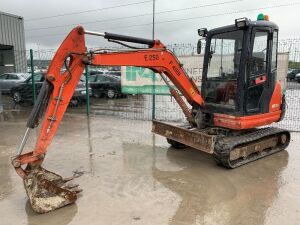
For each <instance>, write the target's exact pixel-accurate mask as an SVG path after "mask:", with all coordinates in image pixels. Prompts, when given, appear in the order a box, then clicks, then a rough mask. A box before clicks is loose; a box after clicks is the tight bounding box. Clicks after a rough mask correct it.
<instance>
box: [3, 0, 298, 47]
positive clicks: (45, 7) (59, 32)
mask: <svg viewBox="0 0 300 225" xmlns="http://www.w3.org/2000/svg"><path fill="white" fill-rule="evenodd" d="M1 11H3V12H6V13H11V14H16V15H19V16H22V17H23V18H24V25H25V39H26V48H27V49H29V48H33V49H35V50H37V49H56V48H57V47H58V46H59V44H60V43H61V42H62V41H63V39H64V38H65V36H66V35H67V34H68V33H69V32H70V31H71V29H72V28H73V27H75V26H77V25H82V26H83V27H84V28H85V29H86V30H93V31H98V32H112V33H119V34H124V35H131V36H137V37H143V38H151V37H152V19H153V18H152V12H153V1H151V0H110V1H104V0H88V1H87V0H63V1H62V0H47V1H45V0H39V1H37V0H35V1H34V0H26V1H24V0H1ZM155 12H156V14H155V39H160V40H161V41H162V42H163V43H164V44H175V43H176V44H182V43H186V44H196V42H197V40H198V39H199V36H198V34H197V29H198V28H203V27H206V28H208V29H212V28H215V27H219V26H224V25H229V24H233V23H234V20H235V19H236V18H241V17H247V18H249V19H251V20H256V17H257V15H258V14H259V13H264V14H267V15H269V17H270V20H271V21H273V22H275V23H276V24H277V25H278V26H279V30H280V31H279V38H280V39H288V38H299V37H300V26H299V25H297V22H299V21H300V13H299V12H300V0H290V1H288V0H280V1H276V0H271V1H268V0H211V1H209V0H201V1H196V0H155ZM87 46H88V47H100V46H101V47H102V46H112V44H111V43H108V42H107V41H106V40H104V39H103V38H101V37H87Z"/></svg>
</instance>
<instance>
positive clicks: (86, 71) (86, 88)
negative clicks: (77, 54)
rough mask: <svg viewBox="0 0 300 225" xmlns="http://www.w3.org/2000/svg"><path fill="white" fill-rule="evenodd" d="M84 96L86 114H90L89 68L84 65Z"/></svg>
mask: <svg viewBox="0 0 300 225" xmlns="http://www.w3.org/2000/svg"><path fill="white" fill-rule="evenodd" d="M85 96H86V115H87V116H89V115H90V93H89V70H88V66H85Z"/></svg>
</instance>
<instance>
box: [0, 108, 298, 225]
mask: <svg viewBox="0 0 300 225" xmlns="http://www.w3.org/2000/svg"><path fill="white" fill-rule="evenodd" d="M26 118H27V113H24V112H22V113H19V112H16V111H10V112H8V113H6V114H5V121H4V122H1V123H0V180H1V182H0V224H5V225H15V224H30V225H37V224H38V225H43V224H47V225H66V224H105V225H107V224H155V225H157V224H174V225H177V224H178V225H179V224H184V225H186V224H218V225H221V224H224V225H225V224H226V225H227V224H249V225H250V224H251V225H252V224H272V225H273V224H280V225H282V224H291V225H292V224H297V223H299V221H300V195H299V190H300V176H299V168H300V152H299V151H298V146H299V145H300V135H299V134H296V133H293V134H292V142H291V144H290V146H289V147H288V149H287V151H283V152H280V153H278V154H276V155H272V156H270V157H268V158H265V159H262V160H259V161H257V162H254V163H251V164H249V165H246V166H243V167H241V168H237V169H235V170H228V169H225V168H222V167H218V166H217V165H216V164H215V162H214V161H213V159H212V158H211V156H210V155H206V154H204V153H201V152H199V151H196V150H193V149H187V150H174V149H172V148H170V147H169V145H168V144H167V143H166V141H165V140H164V139H163V138H162V137H159V136H155V135H153V134H152V133H151V132H150V130H151V122H148V121H136V120H124V119H117V118H115V117H109V116H97V117H91V118H90V119H89V120H88V119H87V118H86V117H85V116H80V115H71V114H68V115H67V116H66V117H65V118H64V119H63V122H62V124H61V127H60V128H59V131H58V134H57V135H56V137H55V138H54V141H53V143H52V144H51V146H50V148H49V154H48V155H47V157H46V159H45V163H44V167H45V168H47V169H50V170H52V171H55V172H58V173H59V174H61V175H63V176H70V175H72V174H73V173H78V172H79V173H83V175H82V176H81V177H79V178H78V179H77V181H76V182H77V183H79V184H80V187H81V188H83V190H84V191H83V193H82V194H81V195H80V197H79V199H78V201H77V203H76V204H73V205H70V206H67V207H65V208H62V209H59V210H56V211H54V212H51V213H48V214H43V215H39V214H36V213H34V212H33V211H32V209H31V208H30V205H29V202H28V199H27V196H26V194H25V191H24V189H23V184H22V181H21V179H20V178H19V177H18V176H17V174H16V173H15V172H14V169H13V168H12V166H11V165H10V157H11V156H13V154H14V153H15V150H16V148H17V146H18V144H19V142H20V140H21V137H22V135H23V132H24V130H25V123H26ZM37 133H38V132H37V131H34V132H33V133H32V135H31V136H30V139H29V141H28V144H27V146H26V150H27V151H28V150H31V149H32V148H33V147H34V144H35V139H36V136H37Z"/></svg>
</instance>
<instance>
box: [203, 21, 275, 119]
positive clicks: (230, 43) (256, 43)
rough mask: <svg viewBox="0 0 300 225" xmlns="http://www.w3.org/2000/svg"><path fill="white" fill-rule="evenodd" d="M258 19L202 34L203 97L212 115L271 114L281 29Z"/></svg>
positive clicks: (206, 108)
mask: <svg viewBox="0 0 300 225" xmlns="http://www.w3.org/2000/svg"><path fill="white" fill-rule="evenodd" d="M267 19H268V18H267V17H266V16H261V15H260V16H259V18H258V20H257V21H250V20H248V19H247V18H241V19H237V20H236V21H235V24H234V25H229V26H225V27H220V28H216V29H212V30H210V31H207V32H199V33H200V34H202V35H203V36H204V37H205V39H206V47H205V54H204V55H205V56H204V65H203V77H202V81H203V82H202V88H201V94H202V96H203V98H204V101H205V103H206V107H205V110H206V112H209V113H220V112H222V113H224V114H227V115H232V116H237V117H242V116H248V115H255V114H260V113H268V112H269V110H270V109H269V103H270V101H271V98H272V95H273V92H274V89H275V85H276V68H277V65H276V64H277V39H278V26H277V25H276V24H274V23H272V22H269V21H268V20H267Z"/></svg>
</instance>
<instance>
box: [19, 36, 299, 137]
mask: <svg viewBox="0 0 300 225" xmlns="http://www.w3.org/2000/svg"><path fill="white" fill-rule="evenodd" d="M167 47H168V49H170V50H171V51H173V52H174V53H175V54H176V55H177V56H191V55H196V45H192V44H172V45H168V46H167ZM203 47H204V46H203ZM278 50H279V52H289V69H299V73H300V39H289V40H281V41H279V46H278ZM22 54H26V57H27V65H28V67H27V70H28V71H27V72H29V73H31V71H32V68H33V70H34V73H39V72H46V71H47V69H48V66H49V64H50V62H51V59H52V58H53V56H54V54H55V51H54V50H52V49H49V50H41V49H40V50H39V51H32V54H30V52H29V51H26V52H23V53H22ZM31 63H32V65H31ZM91 69H93V68H89V71H91ZM24 72H26V71H24ZM299 82H300V81H299ZM285 93H286V101H287V112H286V116H285V119H284V120H283V121H282V122H280V123H277V124H274V126H278V127H282V128H286V129H289V130H291V131H296V132H300V117H299V116H300V83H298V82H297V81H295V80H294V79H291V80H288V82H287V83H286V92H285ZM152 97H153V96H152V95H127V97H126V98H115V99H108V98H105V97H103V98H96V97H92V96H91V98H90V105H89V109H90V114H92V115H113V116H118V117H121V118H126V119H139V120H151V119H152V113H153V110H154V109H153V103H152ZM69 110H70V111H72V112H74V113H85V112H86V111H85V110H86V106H85V105H84V103H83V104H82V105H79V106H78V107H73V108H71V109H69ZM155 117H156V119H160V120H166V121H183V120H184V119H185V117H184V115H183V113H182V111H181V109H180V108H179V106H178V105H177V103H176V101H175V100H174V99H173V98H172V97H171V96H161V95H157V96H155Z"/></svg>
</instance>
